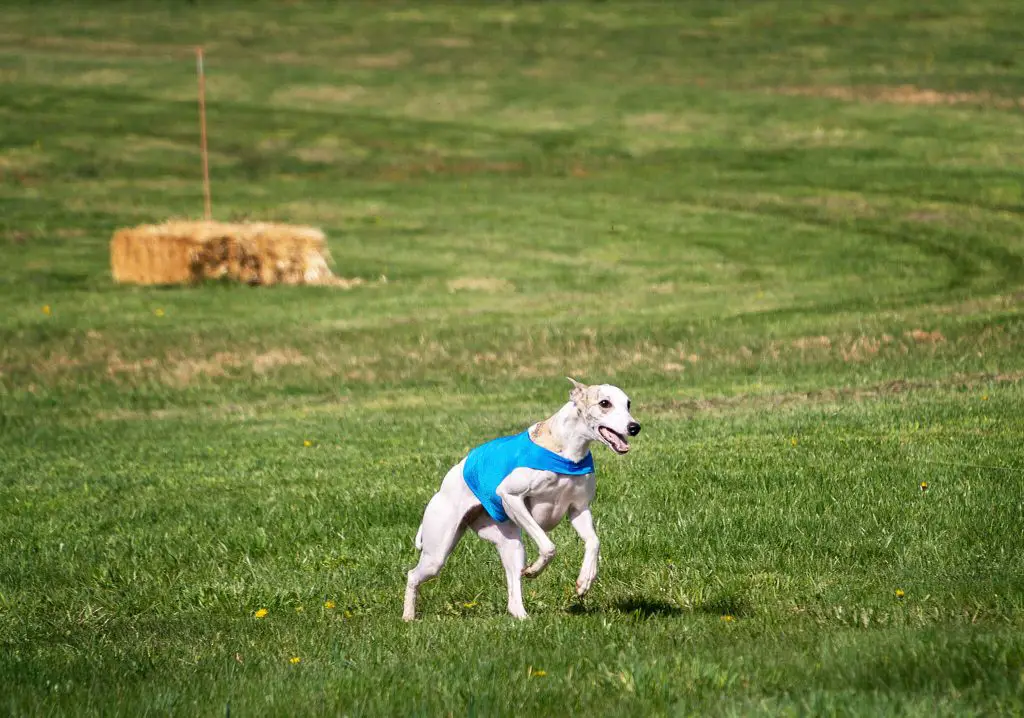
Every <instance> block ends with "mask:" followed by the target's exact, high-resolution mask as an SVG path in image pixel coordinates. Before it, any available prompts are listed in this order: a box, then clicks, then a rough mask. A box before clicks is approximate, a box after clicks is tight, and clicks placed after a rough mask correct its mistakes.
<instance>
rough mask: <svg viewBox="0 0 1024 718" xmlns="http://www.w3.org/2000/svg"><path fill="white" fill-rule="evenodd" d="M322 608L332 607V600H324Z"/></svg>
mask: <svg viewBox="0 0 1024 718" xmlns="http://www.w3.org/2000/svg"><path fill="white" fill-rule="evenodd" d="M324 608H334V601H332V600H330V599H328V600H326V601H324Z"/></svg>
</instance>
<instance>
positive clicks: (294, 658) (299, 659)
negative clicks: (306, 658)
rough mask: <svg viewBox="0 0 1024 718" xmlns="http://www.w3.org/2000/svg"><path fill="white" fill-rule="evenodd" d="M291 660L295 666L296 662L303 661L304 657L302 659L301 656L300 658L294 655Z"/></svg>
mask: <svg viewBox="0 0 1024 718" xmlns="http://www.w3.org/2000/svg"><path fill="white" fill-rule="evenodd" d="M289 661H290V663H291V664H292V665H293V666H294V665H295V664H296V663H302V659H301V658H299V657H298V656H292V657H291V658H290V659H289Z"/></svg>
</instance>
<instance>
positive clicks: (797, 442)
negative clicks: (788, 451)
mask: <svg viewBox="0 0 1024 718" xmlns="http://www.w3.org/2000/svg"><path fill="white" fill-rule="evenodd" d="M789 443H790V445H792V446H796V445H797V444H799V443H800V441H799V439H797V438H796V437H795V436H794V437H793V438H792V439H790V440H789Z"/></svg>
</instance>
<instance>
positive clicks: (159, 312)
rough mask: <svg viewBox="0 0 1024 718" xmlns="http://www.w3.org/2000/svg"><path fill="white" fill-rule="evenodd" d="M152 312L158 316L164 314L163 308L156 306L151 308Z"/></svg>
mask: <svg viewBox="0 0 1024 718" xmlns="http://www.w3.org/2000/svg"><path fill="white" fill-rule="evenodd" d="M153 314H155V315H157V316H158V317H162V316H163V315H164V310H163V309H160V308H159V307H157V308H156V309H154V310H153Z"/></svg>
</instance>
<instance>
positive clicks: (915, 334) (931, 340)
mask: <svg viewBox="0 0 1024 718" xmlns="http://www.w3.org/2000/svg"><path fill="white" fill-rule="evenodd" d="M903 336H905V337H907V338H908V339H913V340H914V341H915V342H917V343H918V344H940V343H942V342H944V341H946V337H944V336H943V335H942V332H940V331H938V330H936V331H934V332H928V331H925V330H924V329H911V330H910V331H906V332H903Z"/></svg>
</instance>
